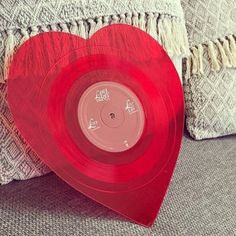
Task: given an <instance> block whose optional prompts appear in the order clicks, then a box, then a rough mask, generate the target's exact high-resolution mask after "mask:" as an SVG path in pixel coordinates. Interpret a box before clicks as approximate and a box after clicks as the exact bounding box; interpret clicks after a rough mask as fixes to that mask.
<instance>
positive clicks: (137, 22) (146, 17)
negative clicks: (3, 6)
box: [0, 12, 236, 83]
mask: <svg viewBox="0 0 236 236" xmlns="http://www.w3.org/2000/svg"><path fill="white" fill-rule="evenodd" d="M120 23H124V24H129V25H133V26H135V27H138V28H140V29H141V30H144V31H145V32H147V33H149V34H150V35H151V36H152V37H153V38H154V39H155V40H158V41H159V43H160V44H161V45H163V47H164V48H165V50H166V51H167V53H168V54H169V56H181V57H183V56H186V55H189V45H188V38H187V32H186V28H185V24H184V22H183V21H182V20H181V19H179V18H178V17H174V16H170V15H167V14H158V13H153V12H147V13H138V12H129V13H126V14H116V15H109V16H100V17H96V18H90V19H79V20H72V21H70V22H65V23H57V24H52V25H47V26H32V27H29V28H26V29H14V30H8V31H7V37H6V39H5V54H4V65H3V71H4V78H0V82H2V83H3V82H4V81H6V80H7V77H8V71H9V67H10V64H11V60H12V56H13V53H14V50H15V48H16V47H18V46H20V45H21V44H22V43H24V42H25V41H26V40H28V39H29V38H31V37H33V36H35V35H37V34H39V33H41V32H48V31H51V30H52V31H62V32H66V33H72V34H76V35H79V36H80V37H82V38H84V39H87V38H88V37H91V36H92V35H93V34H94V33H95V32H96V31H97V30H99V29H101V28H102V27H104V26H106V25H109V24H120ZM18 33H20V35H21V36H22V38H21V40H20V43H18V41H17V40H16V35H17V34H18ZM234 46H235V45H234V44H232V43H231V44H230V47H231V48H233V47H234ZM235 58H236V57H235ZM1 77H2V76H1Z"/></svg>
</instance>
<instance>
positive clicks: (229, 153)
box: [0, 136, 236, 236]
mask: <svg viewBox="0 0 236 236" xmlns="http://www.w3.org/2000/svg"><path fill="white" fill-rule="evenodd" d="M235 199H236V136H229V137H225V138H220V139H215V140H208V141H198V142H197V141H192V140H191V139H190V138H188V137H185V139H184V144H183V146H182V151H181V154H180V157H179V160H178V163H177V167H176V170H175V173H174V177H173V179H172V182H171V186H170V188H169V191H168V193H167V196H166V198H165V201H164V203H163V205H162V208H161V211H160V214H159V217H158V219H157V220H156V222H155V225H154V226H153V227H152V228H145V227H142V226H139V225H136V224H133V223H130V222H129V221H128V220H126V219H125V218H123V217H121V216H119V215H117V214H116V213H113V212H112V211H111V210H108V209H106V208H105V207H103V206H101V205H99V204H97V203H95V202H93V201H92V200H90V199H88V198H87V197H85V196H83V195H82V194H80V193H79V192H76V191H75V190H73V189H72V188H71V187H69V186H68V185H67V184H65V183H64V182H63V181H61V180H60V179H59V178H58V177H56V176H55V175H54V174H49V175H47V176H44V177H40V178H35V179H32V180H27V181H21V182H17V181H16V182H12V183H10V184H8V185H6V186H2V187H0V235H1V236H2V235H4V236H15V235H22V236H28V235H29V236H34V235H40V236H41V235H47V236H50V235H53V236H54V235H55V236H60V235H63V236H64V235H68V236H70V235H71V236H72V235H73V236H75V235H81V236H84V235H86V236H98V235H99V236H100V235H101V236H120V235H122V236H123V235H124V236H141V235H142V236H151V235H153V236H180V235H181V236H184V235H186V236H192V235H194V236H195V235H204V236H205V235H208V236H209V235H214V236H218V235H219V236H226V235H227V236H233V235H236V200H235Z"/></svg>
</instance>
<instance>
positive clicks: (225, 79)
mask: <svg viewBox="0 0 236 236" xmlns="http://www.w3.org/2000/svg"><path fill="white" fill-rule="evenodd" d="M182 5H183V8H184V11H185V16H186V24H187V30H188V33H189V41H190V45H191V55H190V57H189V58H188V60H187V64H186V69H185V79H184V91H185V100H186V125H187V129H188V131H189V133H190V135H191V136H192V137H193V138H195V139H205V138H214V137H219V136H224V135H229V134H235V133H236V1H235V0H216V1H212V0H205V1H194V0H182Z"/></svg>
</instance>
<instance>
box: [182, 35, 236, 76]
mask: <svg viewBox="0 0 236 236" xmlns="http://www.w3.org/2000/svg"><path fill="white" fill-rule="evenodd" d="M197 51H198V52H197ZM190 52H191V53H190V55H189V58H190V59H189V60H187V61H188V63H187V64H186V72H185V75H184V77H185V79H189V78H190V77H191V76H192V75H194V74H204V68H203V67H204V66H203V61H204V56H207V57H208V60H207V61H208V63H209V66H210V68H211V70H212V71H215V72H218V71H220V70H221V69H223V68H236V36H235V35H229V36H226V37H224V38H222V39H217V40H215V41H208V42H207V43H203V44H199V45H195V46H193V47H191V48H190ZM197 55H198V56H197Z"/></svg>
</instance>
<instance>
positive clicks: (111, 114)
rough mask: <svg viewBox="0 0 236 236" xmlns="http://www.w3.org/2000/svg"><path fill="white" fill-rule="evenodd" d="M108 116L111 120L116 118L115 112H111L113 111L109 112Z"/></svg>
mask: <svg viewBox="0 0 236 236" xmlns="http://www.w3.org/2000/svg"><path fill="white" fill-rule="evenodd" d="M109 116H110V118H111V119H112V120H114V119H115V118H116V114H115V113H113V112H111V113H110V114H109Z"/></svg>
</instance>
